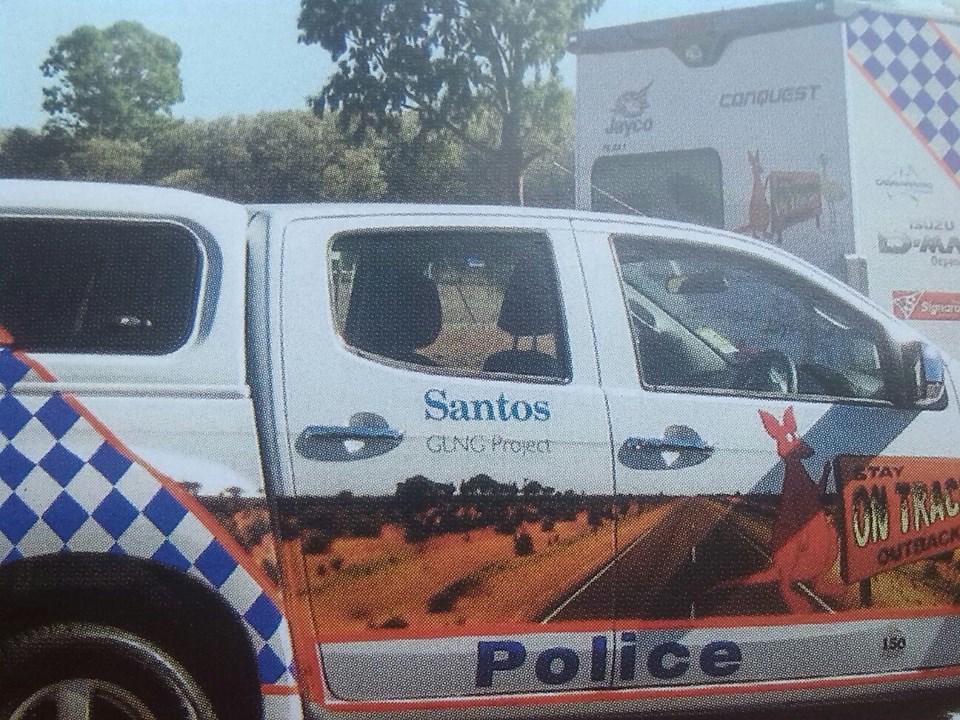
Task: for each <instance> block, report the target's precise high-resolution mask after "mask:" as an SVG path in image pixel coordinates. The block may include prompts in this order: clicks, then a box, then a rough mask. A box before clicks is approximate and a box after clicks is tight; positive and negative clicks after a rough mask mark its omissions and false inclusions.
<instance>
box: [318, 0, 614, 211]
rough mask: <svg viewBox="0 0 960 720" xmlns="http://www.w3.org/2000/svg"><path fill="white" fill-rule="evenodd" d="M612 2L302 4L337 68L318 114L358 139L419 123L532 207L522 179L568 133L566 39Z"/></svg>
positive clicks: (506, 197) (358, 0)
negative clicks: (562, 74)
mask: <svg viewBox="0 0 960 720" xmlns="http://www.w3.org/2000/svg"><path fill="white" fill-rule="evenodd" d="M602 1H603V0H426V2H422V3H416V2H410V1H409V0H406V1H400V2H397V1H395V0H301V12H300V19H299V27H300V30H301V35H300V40H301V41H302V42H304V43H308V44H310V43H319V44H320V45H322V46H323V47H324V48H325V49H327V50H328V51H330V54H331V56H332V58H333V60H334V61H335V62H337V68H338V69H337V71H336V72H335V73H334V75H333V76H332V77H331V78H330V80H329V81H328V82H327V84H326V85H325V86H324V87H323V88H322V89H321V91H320V93H319V95H317V96H316V97H314V98H312V99H311V103H312V105H313V107H314V109H315V110H316V111H318V112H323V111H325V110H339V111H340V113H341V115H340V118H341V122H342V123H344V124H345V125H346V124H350V123H353V124H354V126H355V127H356V128H358V129H363V128H366V127H371V126H372V127H375V128H378V129H382V128H384V127H389V126H395V125H396V123H397V121H398V118H399V117H401V115H402V114H403V113H404V112H406V111H410V112H414V113H416V114H417V115H419V117H420V121H421V124H422V125H423V127H424V128H426V129H428V130H429V129H445V130H447V131H449V132H451V133H453V134H454V135H455V136H456V137H458V138H459V139H460V140H461V141H463V142H464V143H465V144H466V145H467V146H468V147H471V148H473V149H474V150H476V151H478V152H479V153H481V154H482V155H483V156H484V157H485V158H488V159H489V160H490V162H491V164H492V166H493V168H494V169H495V172H496V174H497V181H496V188H497V190H498V193H499V199H500V200H501V201H502V202H507V203H516V202H521V203H522V202H523V177H524V173H525V172H526V170H527V168H528V167H529V166H530V164H531V163H532V162H534V161H535V160H537V159H538V158H541V157H543V156H544V155H546V154H548V153H549V152H551V148H552V146H553V144H554V143H555V142H556V140H557V139H558V138H559V137H560V136H561V135H562V133H563V131H564V128H563V126H562V123H560V124H558V123H557V118H561V119H563V118H564V113H562V112H559V110H560V109H561V108H562V105H563V104H564V103H565V102H566V101H567V100H566V96H565V90H564V88H563V87H562V85H561V83H560V79H559V74H558V68H557V63H558V61H559V60H560V58H561V57H562V56H563V54H564V52H565V49H566V42H567V35H568V33H570V32H573V31H576V30H578V29H580V28H581V27H582V25H583V21H584V19H585V18H586V17H587V15H589V14H590V13H591V12H593V11H594V10H596V9H597V8H598V7H599V6H600V5H601V3H602ZM478 127H479V128H480V131H479V132H478V131H477V128H478Z"/></svg>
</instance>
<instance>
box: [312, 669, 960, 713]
mask: <svg viewBox="0 0 960 720" xmlns="http://www.w3.org/2000/svg"><path fill="white" fill-rule="evenodd" d="M957 676H960V666H950V667H944V668H934V669H930V670H904V671H901V672H892V673H884V674H882V675H851V676H846V677H837V678H808V679H802V680H775V681H768V682H762V681H758V682H749V683H724V684H723V685H697V686H692V687H691V686H687V687H655V688H625V689H623V690H584V691H576V690H573V691H570V692H566V693H536V694H528V695H498V696H489V697H468V698H451V699H448V698H437V699H424V700H376V701H337V702H330V703H327V704H326V705H325V706H324V707H325V709H327V710H330V711H342V712H394V711H398V710H438V709H441V710H447V709H451V710H452V709H460V708H471V707H503V706H532V705H555V704H573V703H589V702H606V701H618V700H619V701H623V700H667V699H682V698H696V697H712V696H724V695H752V694H757V693H770V692H785V691H790V690H823V689H828V688H838V687H851V686H857V685H884V684H889V683H894V682H909V681H918V680H933V679H937V678H949V677H957Z"/></svg>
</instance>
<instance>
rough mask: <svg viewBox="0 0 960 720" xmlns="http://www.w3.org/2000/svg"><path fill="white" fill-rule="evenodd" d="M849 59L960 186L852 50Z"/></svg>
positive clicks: (848, 53) (848, 55)
mask: <svg viewBox="0 0 960 720" xmlns="http://www.w3.org/2000/svg"><path fill="white" fill-rule="evenodd" d="M847 59H849V60H850V62H851V63H853V65H854V67H856V68H857V70H859V71H860V74H861V75H863V77H864V78H865V79H866V81H867V82H868V83H870V85H871V86H872V87H873V89H874V90H876V91H877V94H878V95H879V96H880V97H881V98H882V99H883V101H884V102H886V103H887V105H889V106H890V109H891V110H893V112H894V113H895V114H896V116H897V117H898V118H900V120H901V122H903V124H904V125H905V126H906V128H907V130H909V131H910V132H911V133H913V136H914V137H915V138H916V139H917V140H919V141H920V144H921V145H922V146H923V149H924V150H926V151H927V153H929V155H930V157H932V158H933V160H934V162H936V163H937V165H939V166H940V168H941V169H942V170H943V171H944V172H945V173H946V174H947V175H948V176H949V177H950V179H951V180H953V182H954V184H955V185H957V187H960V178H957V175H956V173H954V172H953V170H951V169H950V166H949V165H947V163H946V162H944V160H943V158H941V157H940V156H939V155H937V153H936V152H934V150H933V148H932V147H930V144H929V143H928V142H927V139H926V138H925V137H924V136H923V135H922V134H921V133H920V131H919V130H918V129H917V128H915V127H914V126H913V124H912V123H911V122H910V120H909V119H907V117H906V116H905V115H904V114H903V112H902V111H901V110H900V108H899V107H897V104H896V103H895V102H894V101H893V100H891V99H890V96H889V95H887V94H886V93H885V92H884V91H883V88H881V87H880V86H879V85H877V81H876V80H874V79H873V76H872V75H871V74H870V71H868V70H867V69H866V68H865V67H864V66H863V65H861V64H860V61H859V60H857V58H856V57H854V55H853V53H852V52H851V51H847Z"/></svg>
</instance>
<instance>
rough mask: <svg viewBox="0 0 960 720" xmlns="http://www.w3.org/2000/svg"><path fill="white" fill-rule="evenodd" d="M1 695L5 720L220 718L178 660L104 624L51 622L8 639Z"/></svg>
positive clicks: (0, 661) (1, 654)
mask: <svg viewBox="0 0 960 720" xmlns="http://www.w3.org/2000/svg"><path fill="white" fill-rule="evenodd" d="M0 698H2V700H0V720H64V719H65V718H71V719H72V718H75V717H76V718H84V720H87V719H89V720H216V715H215V713H214V711H213V708H212V706H211V704H210V701H209V700H208V699H207V697H206V696H205V695H204V693H203V691H202V690H201V689H200V687H199V686H198V685H197V683H196V682H195V681H194V680H193V678H192V677H190V675H189V673H187V671H186V670H184V668H183V667H182V666H181V665H180V664H179V663H178V662H177V661H176V660H174V659H173V658H172V657H170V656H169V655H167V654H166V653H165V652H164V651H163V650H161V649H160V648H159V647H157V646H155V645H153V644H152V643H150V642H148V641H146V640H144V639H143V638H140V637H137V636H136V635H133V634H131V633H128V632H125V631H123V630H119V629H117V628H112V627H106V626H103V625H88V624H67V625H51V626H48V627H43V628H39V629H36V630H31V631H28V632H25V633H23V634H21V635H18V636H16V637H14V638H13V639H11V640H10V641H8V642H6V643H5V644H4V645H3V647H2V649H0ZM58 707H59V708H60V709H59V711H58ZM84 709H85V711H86V712H85V713H84V712H83V710H84Z"/></svg>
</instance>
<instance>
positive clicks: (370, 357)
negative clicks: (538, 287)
mask: <svg viewBox="0 0 960 720" xmlns="http://www.w3.org/2000/svg"><path fill="white" fill-rule="evenodd" d="M449 233H471V234H473V235H474V236H498V237H507V238H511V237H512V238H516V237H517V236H527V237H532V238H534V239H535V240H537V241H540V242H544V243H545V244H546V247H547V259H548V261H549V262H550V270H551V271H552V273H553V274H552V277H553V279H554V288H555V291H556V296H557V303H558V308H557V310H558V313H559V327H558V329H557V337H556V338H555V342H556V347H557V362H558V363H559V365H560V371H561V374H562V377H545V376H539V375H522V374H518V373H505V372H490V371H486V370H472V369H470V368H451V367H443V366H430V365H419V364H417V363H413V362H408V361H406V360H397V359H395V358H391V357H387V356H385V355H379V354H377V353H374V352H371V351H369V350H364V349H362V348H358V347H355V346H353V345H351V344H350V343H348V342H347V340H346V338H344V337H343V335H342V334H341V331H340V327H339V324H338V322H337V317H336V306H335V303H334V287H333V282H332V278H333V276H332V273H331V266H332V260H333V257H332V255H333V252H334V250H333V246H334V244H335V243H336V242H337V241H338V240H340V239H341V238H345V237H357V238H364V237H366V238H369V237H375V236H383V237H384V239H383V240H381V242H389V241H390V240H389V238H390V237H391V236H396V235H398V234H401V235H419V236H430V235H436V236H441V237H442V236H443V235H446V234H449ZM324 272H325V274H326V282H327V305H328V313H327V319H328V322H329V323H330V327H331V328H332V329H333V334H334V336H335V337H336V338H337V341H338V342H339V343H340V346H341V347H342V348H343V349H344V350H346V351H347V352H349V353H350V354H352V355H355V356H357V357H360V358H362V359H364V360H366V361H368V362H372V363H375V364H377V365H381V366H385V367H390V368H394V369H397V370H405V371H408V372H417V373H422V374H425V375H432V376H438V377H452V378H470V379H476V380H500V381H507V382H517V383H524V384H531V385H570V384H572V383H573V382H574V376H573V359H572V354H571V351H570V339H569V337H570V334H569V330H568V318H567V311H566V305H565V302H564V297H563V285H562V283H561V282H560V272H559V265H558V263H557V256H556V248H555V246H554V241H553V238H552V237H551V235H550V231H549V230H548V229H542V228H527V227H492V226H474V225H449V226H442V227H439V226H430V225H425V226H419V225H417V226H408V225H398V226H393V227H376V228H362V227H358V228H351V229H348V230H342V231H339V232H336V233H334V234H333V235H331V236H330V237H329V239H328V240H327V247H326V267H325V268H324Z"/></svg>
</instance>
